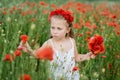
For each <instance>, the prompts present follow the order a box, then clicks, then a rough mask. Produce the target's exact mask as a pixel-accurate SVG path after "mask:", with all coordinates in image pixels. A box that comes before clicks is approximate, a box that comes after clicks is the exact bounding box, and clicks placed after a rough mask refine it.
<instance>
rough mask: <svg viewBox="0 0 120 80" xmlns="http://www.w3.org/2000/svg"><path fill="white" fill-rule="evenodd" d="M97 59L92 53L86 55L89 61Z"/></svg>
mask: <svg viewBox="0 0 120 80" xmlns="http://www.w3.org/2000/svg"><path fill="white" fill-rule="evenodd" d="M95 57H96V55H94V54H93V53H92V52H88V53H87V54H86V59H87V60H89V59H94V58H95Z"/></svg>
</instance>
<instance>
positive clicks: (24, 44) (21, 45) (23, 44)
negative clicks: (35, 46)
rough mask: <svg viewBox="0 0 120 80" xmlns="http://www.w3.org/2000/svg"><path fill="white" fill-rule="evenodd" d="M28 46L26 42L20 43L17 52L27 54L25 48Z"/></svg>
mask: <svg viewBox="0 0 120 80" xmlns="http://www.w3.org/2000/svg"><path fill="white" fill-rule="evenodd" d="M28 46H29V44H28V43H27V42H26V43H24V42H23V41H21V42H20V45H19V46H18V49H19V50H22V51H24V52H27V51H28V50H27V48H28Z"/></svg>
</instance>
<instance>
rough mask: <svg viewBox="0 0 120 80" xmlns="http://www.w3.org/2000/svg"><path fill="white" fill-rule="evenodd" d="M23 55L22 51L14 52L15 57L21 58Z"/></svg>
mask: <svg viewBox="0 0 120 80" xmlns="http://www.w3.org/2000/svg"><path fill="white" fill-rule="evenodd" d="M21 54H22V53H21V51H20V50H16V51H15V52H14V55H15V56H20V55H21Z"/></svg>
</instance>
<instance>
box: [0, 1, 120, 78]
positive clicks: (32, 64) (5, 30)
mask: <svg viewBox="0 0 120 80" xmlns="http://www.w3.org/2000/svg"><path fill="white" fill-rule="evenodd" d="M106 1H107V2H102V1H98V2H97V1H95V0H93V1H92V0H86V1H84V2H83V1H80V0H66V1H65V2H63V0H42V1H39V0H28V1H26V0H0V80H20V76H21V75H24V74H29V75H30V77H31V79H32V80H48V75H49V71H48V68H49V61H40V60H37V59H36V58H34V57H32V56H30V55H28V54H27V53H25V52H22V55H20V56H17V57H16V58H14V60H12V61H6V60H5V56H6V54H10V55H14V53H15V50H16V49H17V47H18V45H19V43H20V36H21V35H23V34H26V35H28V36H29V41H28V42H29V43H30V46H31V47H32V49H36V48H38V47H40V46H41V45H42V44H43V42H44V41H46V40H47V39H49V38H50V35H49V33H50V32H49V27H50V23H49V21H48V15H49V13H50V11H51V10H54V9H55V8H64V9H66V10H70V11H72V12H73V16H74V22H73V28H74V34H75V40H76V42H77V48H78V52H79V53H81V54H85V53H87V52H89V50H88V46H87V39H88V38H89V37H92V36H93V35H95V34H99V35H102V36H103V37H104V45H105V52H104V53H103V54H99V55H97V57H96V58H95V59H91V60H89V61H84V62H82V63H77V65H79V68H80V70H79V72H80V76H81V79H80V80H119V79H120V2H119V0H115V1H112V0H106ZM27 80H29V79H27ZM51 80H52V79H51Z"/></svg>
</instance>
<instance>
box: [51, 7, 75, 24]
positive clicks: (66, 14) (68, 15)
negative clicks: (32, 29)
mask: <svg viewBox="0 0 120 80" xmlns="http://www.w3.org/2000/svg"><path fill="white" fill-rule="evenodd" d="M54 15H61V16H63V17H64V18H65V20H67V22H68V23H69V24H70V23H72V21H73V16H72V15H71V13H70V12H69V11H65V10H63V9H56V10H54V11H52V12H51V13H50V15H49V20H50V19H51V17H52V16H54Z"/></svg>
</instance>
